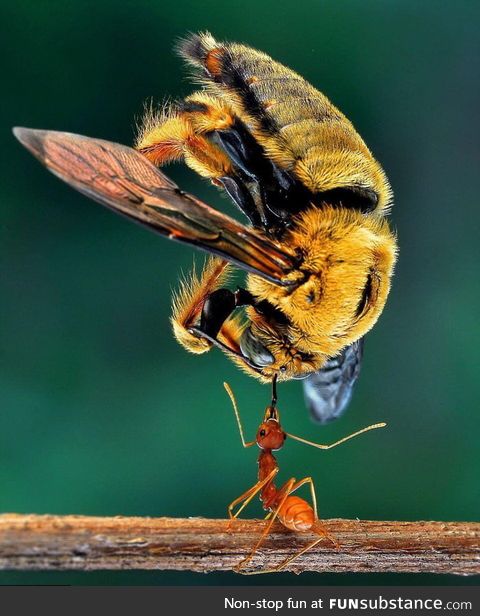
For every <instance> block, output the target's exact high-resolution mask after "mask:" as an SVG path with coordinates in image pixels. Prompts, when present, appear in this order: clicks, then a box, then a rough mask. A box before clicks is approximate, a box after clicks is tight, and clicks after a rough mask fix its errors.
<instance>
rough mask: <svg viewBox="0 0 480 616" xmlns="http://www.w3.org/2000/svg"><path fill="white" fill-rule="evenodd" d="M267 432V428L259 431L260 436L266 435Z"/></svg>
mask: <svg viewBox="0 0 480 616" xmlns="http://www.w3.org/2000/svg"><path fill="white" fill-rule="evenodd" d="M265 434H266V432H265V430H260V432H259V433H258V435H259V436H262V437H263V436H265Z"/></svg>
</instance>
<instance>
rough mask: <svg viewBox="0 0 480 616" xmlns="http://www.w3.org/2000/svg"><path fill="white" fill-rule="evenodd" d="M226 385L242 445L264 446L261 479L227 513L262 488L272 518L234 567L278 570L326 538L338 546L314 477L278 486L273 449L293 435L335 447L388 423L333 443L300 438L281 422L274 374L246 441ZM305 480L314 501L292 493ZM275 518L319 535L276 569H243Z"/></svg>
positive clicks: (238, 512) (249, 573)
mask: <svg viewBox="0 0 480 616" xmlns="http://www.w3.org/2000/svg"><path fill="white" fill-rule="evenodd" d="M223 386H224V387H225V389H226V391H227V394H228V395H229V397H230V400H231V401H232V405H233V410H234V412H235V417H236V419H237V424H238V429H239V432H240V438H241V440H242V444H243V446H244V447H252V446H253V445H255V444H257V445H258V446H259V447H260V449H261V452H260V455H259V456H258V481H257V482H256V483H255V485H253V486H252V487H251V488H250V489H248V490H247V491H246V492H244V493H243V494H242V495H241V496H239V497H238V498H236V499H235V500H234V501H233V502H232V503H231V504H230V505H229V507H228V515H229V517H230V519H235V518H237V517H238V516H239V515H240V513H241V512H242V511H243V510H244V509H245V507H246V506H247V505H248V504H249V503H250V501H251V500H252V499H253V498H254V496H255V495H256V494H258V493H259V492H260V500H261V501H262V503H263V508H264V509H265V510H266V511H268V514H267V516H266V519H269V520H270V522H269V524H268V525H267V526H266V528H265V530H264V531H263V533H262V534H261V536H260V538H259V540H258V541H257V543H256V544H255V546H254V548H253V549H252V551H251V552H250V554H249V555H248V556H247V557H246V558H244V559H243V560H242V561H241V562H240V563H239V564H238V565H237V566H236V567H235V570H236V571H237V572H238V573H244V574H245V575H254V574H257V573H273V572H276V571H280V570H281V569H284V568H285V567H286V566H287V565H289V564H290V563H291V562H292V561H293V560H295V559H296V558H298V557H299V556H301V555H302V554H304V553H305V552H307V551H308V550H311V549H312V548H314V547H315V546H316V545H317V544H318V543H320V541H322V540H323V539H324V538H325V539H328V540H329V541H331V543H332V544H333V545H334V546H335V547H336V548H339V547H340V545H339V543H338V542H337V541H336V540H335V539H334V538H333V537H331V536H330V535H329V534H328V532H327V531H326V529H325V528H324V526H323V524H322V523H321V522H320V520H319V519H318V514H317V498H316V495H315V486H314V484H313V479H312V478H311V477H304V478H303V479H300V480H299V481H297V480H296V479H295V478H294V477H292V478H291V479H289V480H288V481H287V482H285V483H284V484H283V485H282V486H281V487H280V488H277V487H276V486H275V483H274V480H275V476H276V475H277V473H278V471H279V467H278V463H277V460H276V458H275V456H274V455H273V453H272V451H277V450H279V449H281V448H282V447H283V444H284V442H285V439H286V438H287V436H289V437H290V438H293V439H294V440H296V441H300V442H301V443H305V444H306V445H312V447H317V448H318V449H332V448H333V447H336V446H337V445H340V444H341V443H344V442H345V441H348V440H350V439H352V438H354V437H355V436H358V435H360V434H363V433H364V432H368V431H369V430H374V429H376V428H383V427H385V426H386V425H387V424H386V423H376V424H373V425H371V426H368V427H366V428H363V429H362V430H358V431H357V432H354V433H353V434H350V435H348V436H345V437H344V438H342V439H340V440H339V441H336V442H335V443H332V444H330V445H321V444H319V443H312V442H311V441H307V440H305V439H303V438H300V437H299V436H295V435H293V434H289V433H288V432H284V431H283V429H282V426H281V425H280V415H279V412H278V409H277V407H276V404H277V388H276V378H274V379H273V381H272V402H271V404H270V406H267V408H266V409H265V415H264V417H263V421H262V423H261V424H260V426H259V428H258V430H257V435H256V438H255V440H254V441H250V442H248V443H247V442H246V441H245V437H244V433H243V427H242V423H241V421H240V414H239V412H238V407H237V403H236V400H235V396H234V395H233V391H232V390H231V388H230V386H229V385H228V383H224V384H223ZM305 484H309V485H310V492H311V498H312V505H310V504H309V503H308V502H307V501H306V500H305V499H303V498H300V497H299V496H293V492H295V491H296V490H298V488H300V487H301V486H303V485H305ZM240 503H242V504H241V505H240V507H239V509H238V510H237V511H236V512H235V513H233V510H234V508H235V507H236V506H237V505H239V504H240ZM276 519H278V520H279V522H281V524H283V526H285V528H288V529H289V530H293V531H295V532H300V533H305V532H308V531H311V532H314V533H315V534H317V535H320V536H319V538H317V539H315V540H314V541H313V542H312V543H310V544H309V545H307V546H306V547H305V548H303V549H302V550H300V551H299V552H297V553H296V554H294V555H293V556H289V557H288V558H287V559H286V560H284V561H283V562H282V563H280V565H279V566H278V567H276V568H275V569H263V570H261V571H243V570H242V569H244V568H245V567H246V565H247V564H248V563H249V562H250V560H251V559H252V558H253V556H254V554H255V552H256V551H257V550H258V549H259V547H260V546H261V544H262V543H263V541H264V540H265V538H266V537H267V535H268V534H269V532H270V530H271V528H272V525H273V523H274V522H275V520H276Z"/></svg>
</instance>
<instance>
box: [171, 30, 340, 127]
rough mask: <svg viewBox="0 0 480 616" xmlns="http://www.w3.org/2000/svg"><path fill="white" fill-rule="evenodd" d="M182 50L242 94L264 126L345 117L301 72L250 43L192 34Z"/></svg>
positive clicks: (245, 106)
mask: <svg viewBox="0 0 480 616" xmlns="http://www.w3.org/2000/svg"><path fill="white" fill-rule="evenodd" d="M180 52H181V54H182V55H183V56H184V57H186V58H187V60H188V61H189V62H191V63H193V64H195V65H197V66H201V67H202V68H203V70H204V72H205V74H206V77H207V78H208V79H211V80H212V81H213V82H214V83H218V84H221V85H223V86H225V87H226V88H228V89H230V90H232V91H233V92H234V93H235V94H236V95H237V96H238V97H240V99H241V101H242V106H243V109H244V111H245V112H247V113H249V114H253V115H254V117H255V118H256V119H257V120H258V121H259V122H260V124H261V125H262V127H263V128H264V129H266V130H268V131H272V132H277V131H280V130H281V129H283V128H284V127H286V126H287V125H291V124H292V123H293V124H296V123H301V122H302V121H304V120H316V121H320V122H323V121H326V120H328V119H337V120H338V119H343V118H344V116H343V115H342V114H341V113H340V112H339V111H338V110H337V109H336V108H335V107H334V106H333V105H332V104H331V103H330V101H329V100H328V98H327V97H326V96H324V95H323V94H321V92H319V91H318V90H316V89H315V88H314V87H313V86H311V85H310V84H309V83H308V82H307V81H305V79H303V77H301V76H300V75H298V74H297V73H295V72H294V71H292V70H291V69H289V68H287V67H285V66H283V65H282V64H280V63H279V62H275V61H274V60H272V58H270V56H268V55H267V54H265V53H262V52H260V51H257V50H255V49H252V48H251V47H247V46H245V45H239V44H237V43H219V42H217V41H216V40H215V39H214V38H213V37H212V36H211V35H209V34H194V35H192V36H191V37H189V38H188V39H186V40H185V41H183V42H182V44H181V46H180Z"/></svg>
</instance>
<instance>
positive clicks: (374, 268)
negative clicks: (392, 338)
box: [254, 207, 396, 357]
mask: <svg viewBox="0 0 480 616" xmlns="http://www.w3.org/2000/svg"><path fill="white" fill-rule="evenodd" d="M288 244H289V245H290V246H293V247H295V248H296V249H297V250H298V251H299V252H300V253H301V254H302V255H303V263H302V265H301V273H302V275H303V281H302V282H301V283H300V284H299V285H298V286H297V287H296V289H295V290H294V291H293V292H292V291H288V290H287V291H285V290H284V289H282V288H280V287H275V286H274V285H268V288H267V283H263V281H260V280H259V279H256V281H255V289H254V292H256V293H257V294H259V295H260V296H265V297H268V299H269V301H270V302H271V303H272V304H273V305H274V306H275V307H276V308H279V309H280V310H281V311H282V312H283V313H284V314H285V315H286V317H287V318H288V319H289V320H290V322H291V323H292V324H293V325H294V327H295V328H296V330H298V333H296V331H295V330H294V331H293V335H294V336H296V338H292V342H294V346H296V348H297V349H299V350H300V351H308V352H314V353H324V354H325V355H326V356H329V357H330V356H332V355H335V354H336V353H338V352H339V351H340V350H341V349H342V348H343V347H345V346H347V345H348V344H350V343H351V342H353V341H355V340H357V339H358V338H360V337H361V336H363V335H364V334H365V333H366V332H367V331H368V330H369V329H370V328H371V327H373V325H374V324H375V322H376V321H377V319H378V317H379V316H380V314H381V312H382V310H383V307H384V305H385V302H386V299H387V295H388V292H389V290H390V279H391V276H392V273H393V267H394V264H395V259H396V241H395V237H394V235H393V233H392V232H391V231H390V229H389V227H388V224H387V223H386V222H385V220H384V219H383V218H377V217H374V216H372V215H368V216H366V215H364V214H362V213H361V212H359V211H356V210H347V209H343V208H333V207H323V208H316V207H313V208H310V209H309V210H307V211H305V212H304V213H303V214H302V216H301V217H300V219H299V221H298V223H297V224H296V225H295V226H294V227H293V229H292V230H291V232H290V237H289V238H288ZM293 276H297V277H298V272H294V273H292V277H293ZM257 281H258V282H257ZM296 340H298V341H299V343H300V344H299V343H297V342H296ZM302 340H308V349H307V348H303V347H302Z"/></svg>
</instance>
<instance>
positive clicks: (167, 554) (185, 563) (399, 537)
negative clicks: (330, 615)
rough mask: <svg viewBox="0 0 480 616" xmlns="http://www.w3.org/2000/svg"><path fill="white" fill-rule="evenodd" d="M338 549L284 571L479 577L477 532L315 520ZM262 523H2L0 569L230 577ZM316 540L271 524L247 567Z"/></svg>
mask: <svg viewBox="0 0 480 616" xmlns="http://www.w3.org/2000/svg"><path fill="white" fill-rule="evenodd" d="M322 523H323V525H324V527H325V529H326V530H327V532H328V533H329V534H330V535H331V536H332V537H334V538H335V539H336V540H337V541H338V543H339V544H340V547H339V548H338V549H337V548H335V547H334V546H333V545H332V543H331V542H330V541H328V540H324V541H321V542H320V543H319V544H318V545H317V546H316V547H315V548H314V549H312V550H310V551H309V552H307V553H306V554H304V555H303V556H301V557H299V558H298V560H296V561H294V562H293V563H292V564H291V565H290V566H289V567H288V569H287V570H289V571H295V572H297V573H298V572H301V571H317V572H395V573H404V572H415V573H450V574H451V573H454V574H462V575H472V574H475V573H477V574H478V573H480V523H473V522H376V521H363V520H323V521H322ZM265 524H266V522H265V521H259V520H235V521H233V522H230V521H228V520H208V519H203V518H188V519H176V518H138V517H110V518H107V517H88V516H76V515H68V516H55V515H20V514H4V515H0V568H1V569H17V570H19V569H24V570H27V569H28V570H33V569H35V570H53V569H57V570H62V569H63V570H66V569H75V570H85V571H86V570H92V569H117V570H118V569H159V570H160V569H170V570H189V571H197V572H209V571H228V570H232V569H233V568H234V567H235V565H238V563H239V562H240V561H241V560H242V558H244V557H245V556H246V555H247V554H248V553H249V552H250V551H251V549H252V547H253V546H254V544H255V542H256V540H257V539H258V537H259V535H260V533H261V531H262V529H264V528H265ZM313 539H315V535H313V534H311V533H305V534H300V533H293V532H291V531H288V530H286V529H284V528H283V527H282V526H281V525H280V524H275V525H274V527H273V532H272V533H271V534H270V535H269V536H268V538H267V539H266V541H265V543H264V544H263V545H262V547H261V548H260V550H258V552H257V553H256V555H255V556H254V558H253V560H252V561H251V563H250V569H249V570H250V571H252V570H255V571H256V570H260V569H264V568H273V567H275V566H276V565H278V564H279V563H280V562H282V561H283V560H284V559H285V558H287V557H288V556H289V555H292V554H294V553H296V552H298V551H299V550H300V549H301V548H303V547H305V546H306V545H308V543H310V542H311V541H313Z"/></svg>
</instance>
